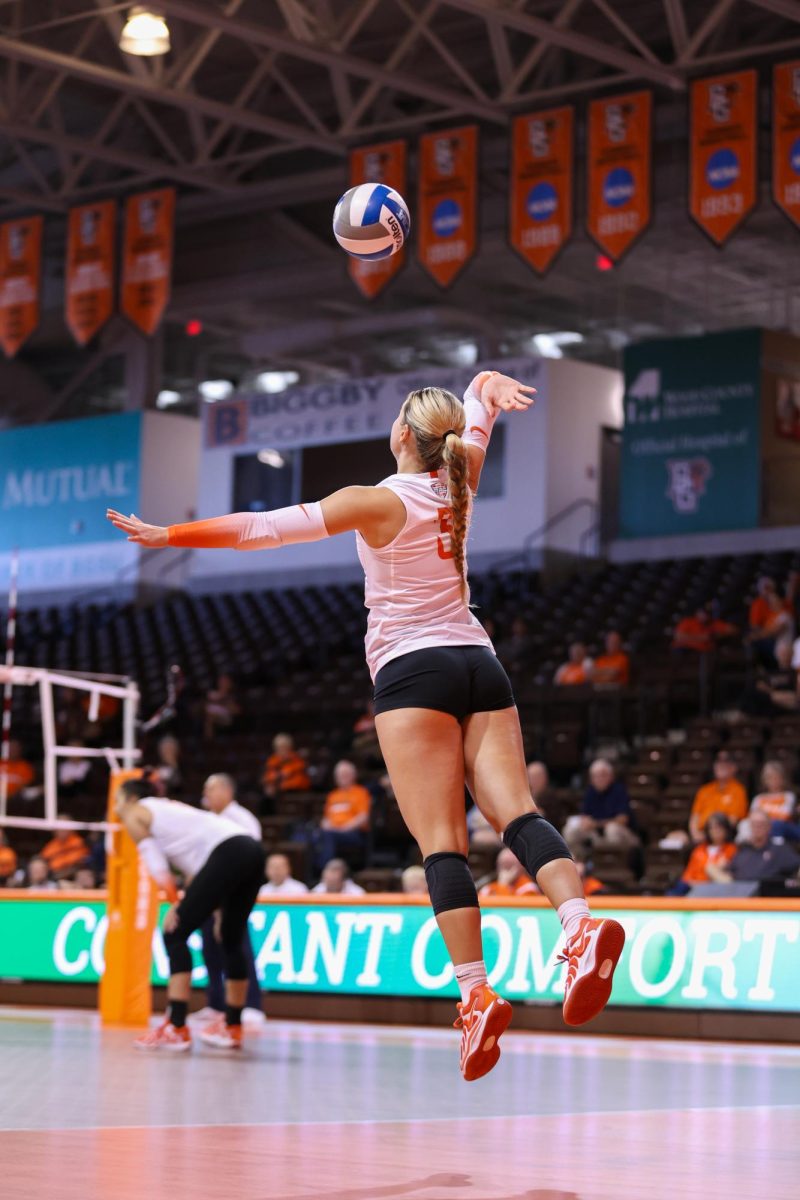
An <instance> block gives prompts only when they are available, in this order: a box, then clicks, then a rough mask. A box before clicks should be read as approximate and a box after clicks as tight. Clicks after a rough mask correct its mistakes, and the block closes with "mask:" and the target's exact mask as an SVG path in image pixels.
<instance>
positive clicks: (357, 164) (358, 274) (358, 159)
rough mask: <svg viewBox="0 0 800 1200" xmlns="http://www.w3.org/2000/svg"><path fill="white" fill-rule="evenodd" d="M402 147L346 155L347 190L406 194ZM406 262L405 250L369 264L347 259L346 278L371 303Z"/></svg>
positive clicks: (371, 148)
mask: <svg viewBox="0 0 800 1200" xmlns="http://www.w3.org/2000/svg"><path fill="white" fill-rule="evenodd" d="M406 157H407V155H406V143H405V142H382V143H381V144H380V145H378V146H360V147H359V148H358V149H357V150H353V151H352V152H351V154H350V187H357V186H358V184H360V183H385V184H386V186H387V187H390V188H394V190H395V191H396V192H399V193H400V195H401V196H403V197H405V194H406ZM405 261H406V252H405V250H398V252H397V254H392V255H391V256H390V257H389V258H378V259H375V260H374V261H373V262H369V261H368V260H365V259H360V258H351V257H349V256H348V259H347V264H348V270H349V272H350V278H351V279H352V280H353V283H354V284H355V285H356V287H357V288H358V289H359V291H360V292H361V293H362V294H363V295H364V296H366V297H367V299H368V300H373V299H374V298H375V296H377V295H378V293H379V292H382V291H383V289H384V288H385V287H386V285H387V283H389V281H390V280H392V279H394V277H395V275H396V274H397V272H398V271H399V270H400V268H401V267H402V266H403V265H404V263H405Z"/></svg>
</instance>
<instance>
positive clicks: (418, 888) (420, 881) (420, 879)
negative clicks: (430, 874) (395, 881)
mask: <svg viewBox="0 0 800 1200" xmlns="http://www.w3.org/2000/svg"><path fill="white" fill-rule="evenodd" d="M401 879H402V883H403V894H404V895H405V896H427V895H428V880H427V877H426V875H425V868H424V867H418V866H413V867H406V869H405V871H403V874H402V876H401Z"/></svg>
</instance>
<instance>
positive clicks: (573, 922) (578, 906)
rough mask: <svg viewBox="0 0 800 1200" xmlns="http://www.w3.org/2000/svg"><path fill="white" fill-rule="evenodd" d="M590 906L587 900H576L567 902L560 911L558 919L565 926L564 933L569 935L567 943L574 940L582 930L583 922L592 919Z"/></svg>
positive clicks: (561, 906)
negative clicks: (580, 929) (588, 918)
mask: <svg viewBox="0 0 800 1200" xmlns="http://www.w3.org/2000/svg"><path fill="white" fill-rule="evenodd" d="M591 915H592V914H591V913H590V912H589V905H588V904H587V903H586V901H585V900H582V899H578V898H576V899H574V900H565V901H564V903H563V904H562V905H560V907H559V909H558V919H559V921H560V922H561V924H562V925H563V926H564V933H565V934H566V935H567V941H569V940H570V938H573V937H574V936H575V934H576V933H577V932H578V930H579V928H580V923H581V921H585V920H586V918H587V917H591Z"/></svg>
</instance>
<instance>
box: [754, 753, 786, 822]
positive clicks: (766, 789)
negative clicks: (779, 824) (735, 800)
mask: <svg viewBox="0 0 800 1200" xmlns="http://www.w3.org/2000/svg"><path fill="white" fill-rule="evenodd" d="M761 788H762V790H761V791H760V792H759V793H758V795H757V796H754V797H753V803H752V804H751V805H750V816H751V817H752V815H753V813H754V812H755V810H756V809H760V811H761V812H765V813H766V814H767V816H768V817H770V818H771V819H772V820H773V821H793V820H794V815H795V809H796V807H797V797H796V796H795V794H794V792H793V791H792V790H791V789H790V787H789V779H788V776H787V774H786V768H785V766H784V765H783V763H782V762H778V761H777V760H775V759H772V760H770V761H769V762H765V763H764V766H763V767H762V769H761Z"/></svg>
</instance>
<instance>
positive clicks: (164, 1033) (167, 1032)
mask: <svg viewBox="0 0 800 1200" xmlns="http://www.w3.org/2000/svg"><path fill="white" fill-rule="evenodd" d="M133 1044H134V1046H135V1047H136V1049H137V1050H168V1051H169V1052H170V1053H171V1054H182V1053H183V1052H184V1051H186V1050H191V1048H192V1036H191V1034H190V1033H189V1030H188V1029H187V1028H186V1026H185V1025H182V1026H180V1027H179V1028H178V1027H176V1026H175V1025H173V1024H172V1022H171V1021H163V1022H162V1023H161V1025H157V1026H156V1027H155V1029H149V1030H148V1031H147V1033H143V1034H142V1036H141V1037H138V1038H136V1041H135V1042H134V1043H133Z"/></svg>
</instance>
